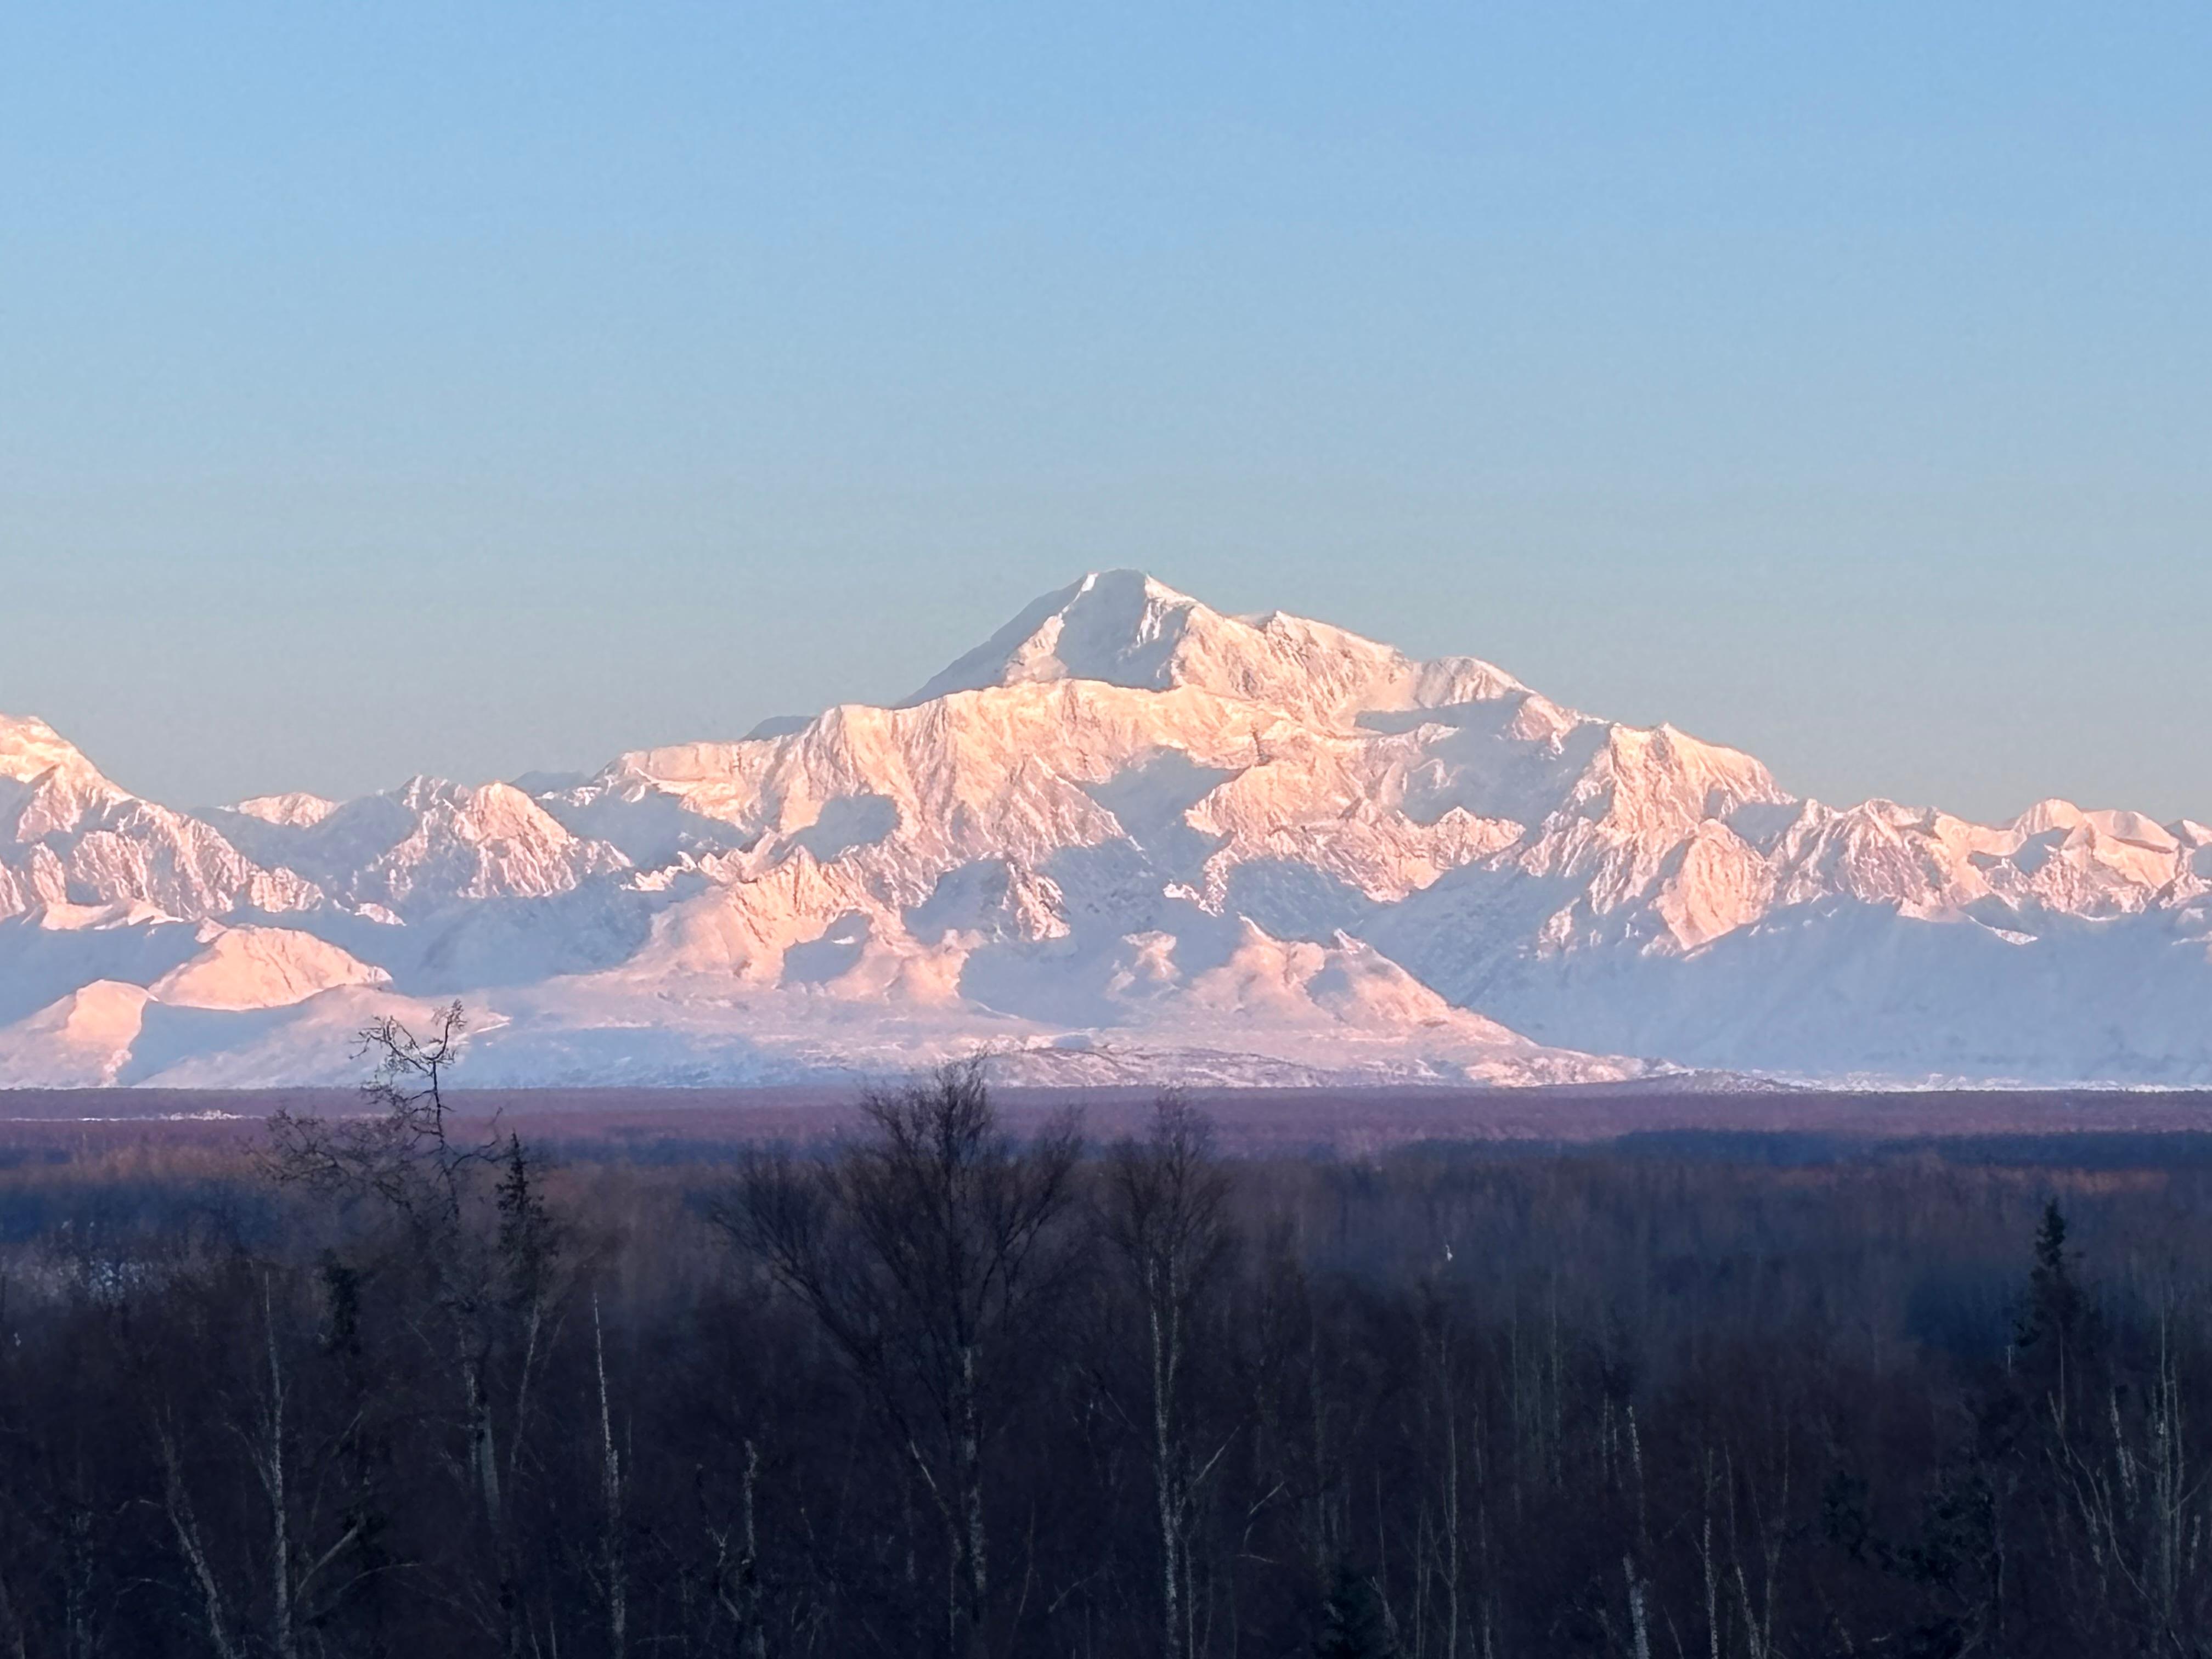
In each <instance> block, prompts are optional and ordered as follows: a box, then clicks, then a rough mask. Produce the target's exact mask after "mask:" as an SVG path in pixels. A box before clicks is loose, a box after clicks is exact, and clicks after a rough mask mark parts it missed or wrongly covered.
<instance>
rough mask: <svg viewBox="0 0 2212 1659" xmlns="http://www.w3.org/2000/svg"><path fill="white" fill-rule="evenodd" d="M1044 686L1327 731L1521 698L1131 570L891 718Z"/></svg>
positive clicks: (1455, 669) (1508, 685)
mask: <svg viewBox="0 0 2212 1659" xmlns="http://www.w3.org/2000/svg"><path fill="white" fill-rule="evenodd" d="M1052 680H1097V681H1098V682H1100V683H1101V684H1106V685H1119V686H1126V687H1128V688H1129V689H1131V690H1139V691H1166V690H1173V689H1175V688H1176V687H1178V686H1193V687H1195V688H1196V689H1198V690H1201V691H1211V692H1213V693H1214V694H1216V695H1217V696H1225V697H1235V698H1237V699H1239V700H1241V701H1243V702H1257V703H1263V704H1265V705H1267V707H1268V708H1278V709H1280V710H1281V711H1282V712H1283V713H1285V714H1290V715H1291V716H1292V717H1294V718H1296V719H1298V720H1310V721H1313V722H1315V723H1316V724H1320V725H1324V726H1346V725H1349V724H1351V723H1352V722H1353V721H1354V720H1356V719H1357V718H1358V716H1359V715H1360V714H1367V713H1372V712H1383V711H1397V710H1401V709H1409V708H1442V707H1445V706H1449V705H1450V704H1454V703H1465V702H1485V701H1487V700H1489V699H1492V698H1495V697H1500V696H1504V695H1505V694H1506V693H1508V692H1510V691H1517V690H1521V689H1522V687H1521V684H1520V683H1519V682H1518V681H1517V680H1516V679H1514V678H1513V677H1512V676H1511V675H1510V674H1508V673H1506V672H1504V670H1502V669H1498V668H1493V667H1492V666H1491V665H1489V664H1488V663H1486V662H1478V661H1476V660H1475V659H1474V658H1472V657H1448V658H1445V659H1442V660H1441V661H1437V662H1415V661H1413V660H1412V659H1409V658H1407V656H1406V655H1405V654H1404V653H1401V652H1398V651H1394V650H1392V649H1391V648H1390V647H1389V646H1385V645H1377V644H1376V643H1375V641H1372V640H1365V639H1362V638H1361V637H1360V636H1359V635H1357V634H1350V633H1346V631H1345V630H1344V629H1340V628H1332V627H1330V626H1329V625H1328V623H1316V622H1308V621H1305V620H1304V618H1302V617H1291V616H1285V614H1284V613H1282V612H1281V611H1270V612H1268V613H1267V615H1266V616H1263V617H1225V616H1224V615H1222V614H1221V612H1219V611H1214V610H1212V609H1209V608H1208V607H1207V606H1206V605H1201V604H1200V603H1199V602H1198V601H1197V600H1196V599H1192V598H1191V597H1190V596H1189V595H1188V594H1185V593H1178V592H1176V591H1175V589H1173V588H1172V587H1170V586H1166V585H1165V584H1164V583H1162V582H1158V581H1155V580H1152V578H1151V577H1150V576H1147V575H1146V574H1144V573H1143V572H1142V571H1140V570H1107V571H1093V572H1092V573H1091V574H1089V575H1087V576H1085V577H1084V578H1083V579H1082V580H1080V581H1079V582H1075V583H1073V584H1072V585H1071V586H1066V587H1063V588H1061V589H1060V591H1059V592H1056V593H1048V594H1046V595H1045V596H1044V597H1043V598H1042V599H1039V600H1038V601H1037V602H1036V604H1035V605H1030V607H1029V608H1028V609H1027V610H1025V611H1023V612H1022V613H1021V614H1020V615H1019V616H1018V617H1015V618H1014V619H1013V621H1012V622H1010V623H1007V624H1006V626H1005V627H1004V628H1002V629H1000V630H999V631H998V632H997V633H996V634H994V635H992V636H991V637H990V638H989V639H988V640H987V641H984V642H983V643H982V644H981V645H980V646H978V647H976V648H975V650H973V651H971V652H969V653H968V654H967V655H966V656H964V657H963V658H961V659H959V660H958V661H957V662H956V663H954V664H953V665H951V667H949V668H947V669H946V670H945V671H944V672H943V673H941V674H939V675H938V676H937V677H936V678H934V679H933V680H931V681H930V682H929V684H927V685H925V686H923V687H922V688H921V690H919V691H917V692H915V694H914V696H911V697H908V699H907V700H906V702H905V703H904V704H902V707H911V706H912V705H914V704H915V703H922V702H934V701H935V700H936V699H937V698H939V697H942V696H950V695H951V693H953V692H955V691H974V690H981V689H983V688H984V687H987V686H1004V685H1029V684H1039V683H1042V682H1047V681H1052Z"/></svg>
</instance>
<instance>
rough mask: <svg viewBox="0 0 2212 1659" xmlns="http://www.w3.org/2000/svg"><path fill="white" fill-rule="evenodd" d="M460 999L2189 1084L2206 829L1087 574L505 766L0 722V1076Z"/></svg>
mask: <svg viewBox="0 0 2212 1659" xmlns="http://www.w3.org/2000/svg"><path fill="white" fill-rule="evenodd" d="M540 782H542V781H540ZM533 792H535V793H533ZM456 995H458V996H459V997H460V998H462V1000H465V1002H466V1003H467V1004H468V1005H469V1006H470V1007H471V1010H472V1012H473V1013H474V1015H475V1018H476V1019H477V1024H478V1029H479V1035H478V1036H477V1039H476V1041H475V1042H474V1044H473V1045H472V1048H471V1053H470V1058H469V1062H468V1068H469V1070H468V1075H469V1077H470V1079H471V1081H476V1082H480V1083H487V1084H488V1083H495V1082H496V1083H504V1084H513V1083H528V1082H562V1083H580V1084H581V1083H607V1084H650V1083H704V1082H729V1081H745V1080H772V1079H773V1080H781V1079H800V1078H805V1077H810V1076H817V1075H822V1074H825V1073H852V1072H855V1071H859V1072H867V1073H888V1072H895V1071H899V1070H902V1069H904V1068H907V1067H910V1066H915V1065H916V1064H919V1063H923V1062H927V1061H928V1060H933V1059H937V1058H940V1057H944V1056H947V1055H951V1054H963V1053H968V1052H972V1051H974V1050H976V1049H978V1048H987V1049H989V1050H991V1051H993V1052H994V1053H996V1054H1000V1056H1001V1058H1000V1060H998V1061H996V1062H994V1063H995V1064H997V1065H998V1066H1000V1069H1001V1070H1002V1071H1003V1073H1005V1074H1006V1075H1007V1076H1009V1077H1018V1078H1021V1079H1024V1080H1032V1081H1067V1082H1122V1081H1139V1082H1143V1081H1152V1080H1157V1079H1190V1080H1202V1081H1207V1082H1253V1083H1271V1084H1272V1083H1283V1082H1320V1081H1333V1082H1341V1081H1359V1080H1368V1081H1378V1082H1379V1081H1401V1080H1425V1081H1440V1082H1468V1081H1472V1082H1480V1083H1496V1084H1526V1083H1540V1082H1555V1081H1592V1080H1601V1079H1615V1078H1623V1077H1628V1076H1633V1075H1636V1074H1638V1073H1643V1072H1646V1071H1649V1070H1651V1069H1654V1068H1655V1067H1664V1066H1689V1067H1699V1068H1718V1069H1724V1070H1733V1071H1738V1072H1749V1073H1775V1074H1780V1075H1784V1076H1790V1077H1799V1078H1807V1079H1814V1078H1820V1079H1841V1078H1852V1079H1865V1080H1890V1081H1898V1082H1911V1081H1920V1080H1925V1079H1938V1078H1940V1079H1964V1080H1987V1081H1992V1082H2013V1081H2018V1082H2029V1081H2034V1082H2051V1081H2087V1082H2108V1083H2157V1084H2185V1083H2199V1084H2202V1083H2212V830H2208V829H2206V828H2204V827H2203V825H2201V824H2197V823H2191V822H2186V821H2185V822H2181V823H2172V824H2164V825H2161V824H2159V823H2154V822H2152V821H2150V820H2149V819H2148V818H2145V817H2141V816H2140V815H2137V814H2136V813H2132V812H2126V811H2081V810H2080V809H2078V808H2076V807H2075V806H2073V805H2069V803H2066V802H2063V801H2046V802H2044V803H2043V804H2041V805H2039V806H2037V807H2035V808H2033V810H2031V811H2028V812H2027V813H2026V814H2024V815H2022V817H2020V818H2019V819H2017V820H2015V822H2014V823H2009V824H2005V825H1999V826H1989V825H1982V824H1974V823H1967V822H1966V821H1964V820H1962V819H1960V818H1955V817H1950V816H1948V815H1947V814H1945V813H1942V812H1941V811H1935V810H1933V809H1923V808H1914V807H1905V806H1899V805H1895V804H1893V803H1891V802H1888V801H1869V802H1866V803H1863V804H1862V805H1857V806H1850V807H1844V808H1836V807H1829V806H1826V805H1820V803H1818V802H1814V801H1810V800H1800V799H1796V798H1794V797H1792V796H1791V795H1790V794H1788V793H1785V792H1784V790H1783V789H1782V788H1780V787H1778V785H1777V784H1776V782H1775V781H1774V780H1773V779H1772V778H1771V776H1770V775H1768V773H1767V771H1766V769H1765V768H1764V767H1762V766H1761V765H1760V764H1759V763H1758V762H1757V761H1755V760H1753V759H1752V758H1751V757H1748V756H1746V755H1743V754H1740V753H1738V752H1736V751H1735V750H1729V749H1724V748H1720V747H1718V746H1716V745H1714V744H1707V743H1703V742H1700V741H1699V740H1698V739H1697V738H1692V737H1689V736H1687V735H1686V734H1685V733H1683V732H1677V731H1675V730H1674V729H1673V728H1672V727H1669V726H1659V727H1657V728H1656V729H1651V730H1646V729H1643V728H1638V727H1632V726H1618V725H1613V724H1610V723H1608V722H1606V721H1603V720H1596V719H1593V718H1591V717H1590V716H1588V715H1585V714H1577V713H1576V712H1575V711H1573V710H1571V709H1567V708H1561V707H1559V705H1557V704H1555V703H1553V702H1549V701H1548V700H1547V699H1546V698H1545V697H1543V696H1541V694H1539V693H1537V692H1535V691H1533V690H1529V689H1528V687H1526V686H1524V685H1522V684H1520V682H1518V681H1517V680H1516V679H1515V678H1513V677H1512V676H1510V674H1507V673H1505V672H1504V671H1502V670H1500V669H1498V668H1495V667H1492V665H1489V664H1487V663H1485V662H1481V661H1478V660H1476V659H1473V658H1468V657H1455V658H1446V659H1440V660H1437V661H1432V662H1418V661H1413V660H1412V659H1407V657H1405V656H1403V655H1402V654H1401V653H1398V652H1395V651H1393V650H1391V649H1390V648H1389V647H1386V646H1382V645H1378V644H1376V643H1375V642H1373V641H1368V640H1364V639H1361V638H1359V637H1358V635H1352V634H1347V633H1346V632H1344V631H1343V630H1341V629H1334V628H1331V627H1328V625H1326V624H1324V623H1315V622H1308V621H1304V620H1303V619H1300V618H1297V617H1285V616H1283V615H1280V614H1279V613H1277V614H1270V615H1267V616H1265V617H1254V618H1239V617H1226V616H1223V615H1221V614H1220V613H1218V612H1217V611H1212V610H1210V609H1209V608H1207V607H1206V605H1201V604H1200V603H1199V602H1198V601H1196V600H1194V599H1189V598H1188V597H1186V596H1184V595H1182V594H1180V593H1177V592H1174V591H1173V590H1172V589H1170V588H1167V587H1164V586H1161V585H1160V584H1159V583H1158V582H1155V581H1153V580H1150V579H1149V578H1147V577H1146V576H1144V575H1141V574H1138V573H1135V572H1131V571H1113V572H1108V573H1105V574H1096V575H1091V576H1086V577H1085V578H1084V579H1083V580H1081V581H1079V582H1078V583H1076V584H1074V585H1073V586H1070V587H1067V588H1066V589H1064V590H1062V591H1060V592H1057V593H1053V594H1048V595H1047V596H1046V597H1045V598H1043V599H1040V600H1038V601H1037V602H1036V604H1035V605H1031V606H1030V608H1029V609H1028V610H1027V611H1024V612H1023V613H1022V614H1021V615H1020V616H1019V617H1016V618H1015V619H1014V620H1013V622H1012V623H1009V624H1008V625H1007V627H1006V628H1005V629H1002V630H1000V632H999V633H998V634H997V635H994V636H993V637H992V638H991V639H990V640H989V641H987V642H986V643H984V644H983V645H982V646H981V647H978V648H977V649H975V651H972V652H970V653H968V654H967V655H965V656H963V657H961V658H960V659H958V660H957V661H956V662H954V663H953V664H952V665H951V666H950V667H948V668H947V669H946V670H945V671H944V672H943V673H942V674H939V676H938V677H937V678H934V679H933V680H932V681H930V682H929V684H927V685H925V686H923V687H922V688H921V690H919V691H917V692H916V693H915V695H914V696H912V697H911V698H909V699H908V700H907V701H906V702H904V703H903V704H902V705H901V706H899V707H897V708H874V707H869V706H865V705H858V704H854V705H847V706H842V707H840V708H832V709H829V711H827V712H826V713H824V714H821V715H819V716H817V717H816V718H814V719H811V720H775V721H771V722H767V723H765V724H764V726H763V727H762V728H761V729H760V730H759V731H758V732H757V733H756V734H755V735H754V736H752V737H750V738H746V739H744V740H742V741H737V742H728V743H698V744H685V745H683V746H680V747H676V748H669V749H655V750H641V751H638V752H636V753H633V754H629V755H625V756H623V757H620V758H618V759H617V760H616V761H614V762H613V763H611V764H610V765H609V766H607V767H606V768H605V769H604V770H603V771H601V772H600V773H599V774H598V775H595V776H592V777H591V778H589V779H587V780H586V781H582V782H580V783H578V782H574V781H568V780H554V781H552V782H551V787H543V788H541V787H540V784H539V782H526V784H524V785H522V786H520V787H518V786H516V785H510V784H504V783H488V784H483V785H479V786H462V785H457V784H453V783H449V782H445V781H439V780H435V779H427V778H417V779H416V780H414V781H411V782H409V783H407V784H405V785H404V786H402V787H399V788H398V789H395V790H393V791H391V792H389V793H385V794H380V795H374V796H369V797H366V798H364V799H361V800H356V801H349V802H343V803H338V802H331V801H325V800H322V799H318V798H315V797H313V796H308V795H301V794H290V795H277V796H270V797H264V798H261V799H256V800H252V801H246V802H241V803H240V804H239V805H236V806H234V807H231V808H228V809H222V810H210V811H201V812H197V813H192V814H186V813H181V812H177V811H171V810H169V809H167V808H165V807H161V806H157V805H153V804H152V803H150V802H148V801H144V800H142V799H138V798H137V797H135V796H133V795H131V794H130V793H128V792H127V791H125V790H124V789H122V788H120V787H118V786H117V785H115V784H113V783H112V782H110V781H108V780H107V779H106V778H105V777H104V776H102V775H100V772H99V771H98V769H96V768H94V766H93V765H92V763H90V762H89V761H88V760H87V759H86V758H85V757H84V756H83V755H82V754H81V753H79V752H78V751H77V750H76V749H74V748H73V747H71V746H70V744H68V743H67V742H66V741H65V740H64V739H63V738H60V737H59V736H58V735H57V734H56V733H55V732H52V730H51V729H50V728H49V727H47V726H45V725H44V724H43V723H41V722H40V721H37V720H7V719H0V1083H5V1084H30V1083H71V1084H75V1083H107V1082H124V1083H149V1084H162V1085H249V1084H252V1085H258V1084H270V1083H283V1082H295V1081H314V1080H330V1079H337V1078H341V1077H343V1076H346V1075H348V1074H349V1070H350V1067H351V1066H352V1064H353V1061H352V1060H351V1058H350V1048H349V1044H348V1042H347V1041H346V1036H347V1033H348V1032H349V1031H350V1030H353V1029H354V1028H355V1027H356V1026H358V1025H359V1024H362V1022H363V1021H364V1020H365V1019H367V1018H369V1017H371V1016H372V1015H373V1014H374V1013H376V1012H383V1011H389V1012H398V1013H400V1014H402V1015H403V1017H404V1016H405V1015H407V1014H408V1013H410V1012H420V1011H422V1010H423V1009H424V1008H426V1007H427V1006H428V1005H429V1004H430V1003H432V1002H433V1001H436V1000H444V999H448V998H451V997H453V996H456ZM1621 1056H1635V1057H1637V1058H1621Z"/></svg>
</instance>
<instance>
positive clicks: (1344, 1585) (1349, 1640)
mask: <svg viewBox="0 0 2212 1659" xmlns="http://www.w3.org/2000/svg"><path fill="white" fill-rule="evenodd" d="M1314 1651H1315V1653H1316V1654H1317V1655H1319V1656H1320V1659H1395V1656H1396V1655H1397V1652H1398V1643H1397V1639H1396V1638H1395V1635H1394V1634H1393V1633H1392V1632H1391V1628H1390V1615H1389V1613H1388V1612H1387V1611H1386V1610H1385V1609H1384V1607H1383V1598H1382V1597H1381V1596H1380V1595H1376V1590H1375V1581H1374V1580H1373V1579H1371V1578H1370V1577H1367V1576H1366V1575H1365V1574H1364V1573H1360V1572H1355V1571H1352V1568H1351V1567H1349V1566H1342V1565H1340V1566H1339V1567H1338V1568H1337V1570H1336V1587H1335V1588H1334V1589H1332V1590H1330V1591H1329V1593H1328V1601H1324V1602H1323V1603H1322V1619H1321V1639H1320V1640H1319V1641H1318V1642H1316V1643H1315V1644H1314Z"/></svg>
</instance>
